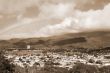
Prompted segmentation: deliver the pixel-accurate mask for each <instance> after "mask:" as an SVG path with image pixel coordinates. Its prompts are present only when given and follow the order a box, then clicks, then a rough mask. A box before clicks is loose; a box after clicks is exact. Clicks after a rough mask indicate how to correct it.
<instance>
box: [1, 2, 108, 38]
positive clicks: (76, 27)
mask: <svg viewBox="0 0 110 73" xmlns="http://www.w3.org/2000/svg"><path fill="white" fill-rule="evenodd" d="M109 19H110V0H0V39H10V38H30V37H48V36H54V35H61V34H64V33H79V32H87V31H95V30H101V31H103V30H109V29H110V20H109Z"/></svg>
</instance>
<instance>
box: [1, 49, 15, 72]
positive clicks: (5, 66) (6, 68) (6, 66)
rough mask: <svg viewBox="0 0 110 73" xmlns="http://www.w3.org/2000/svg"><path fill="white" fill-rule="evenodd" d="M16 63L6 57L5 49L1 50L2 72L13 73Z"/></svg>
mask: <svg viewBox="0 0 110 73" xmlns="http://www.w3.org/2000/svg"><path fill="white" fill-rule="evenodd" d="M13 72H14V65H13V64H11V62H10V61H9V60H8V59H6V58H5V56H4V53H3V51H0V73H13Z"/></svg>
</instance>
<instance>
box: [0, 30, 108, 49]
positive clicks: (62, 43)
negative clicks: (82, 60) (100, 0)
mask: <svg viewBox="0 0 110 73" xmlns="http://www.w3.org/2000/svg"><path fill="white" fill-rule="evenodd" d="M27 44H29V45H31V46H32V47H33V48H39V49H40V48H41V49H42V48H91V49H92V48H93V49H94V48H96V49H98V48H103V47H110V32H109V31H94V32H83V33H68V34H64V35H58V36H52V37H41V38H27V39H11V40H1V41H0V47H2V48H3V47H6V48H7V47H19V48H25V47H26V45H27Z"/></svg>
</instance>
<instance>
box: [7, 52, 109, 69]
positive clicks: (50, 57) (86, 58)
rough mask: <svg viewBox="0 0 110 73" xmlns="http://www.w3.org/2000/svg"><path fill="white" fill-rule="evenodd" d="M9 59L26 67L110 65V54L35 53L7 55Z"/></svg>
mask: <svg viewBox="0 0 110 73" xmlns="http://www.w3.org/2000/svg"><path fill="white" fill-rule="evenodd" d="M6 57H7V58H8V59H10V60H12V62H13V63H14V64H15V65H18V66H21V67H24V66H25V65H27V66H30V67H32V66H33V65H37V66H38V67H44V66H45V65H53V66H57V67H63V68H72V67H73V66H74V65H75V64H77V63H84V64H89V65H97V66H106V65H110V55H99V56H97V57H96V56H94V55H88V54H82V55H72V56H68V55H63V54H58V53H47V54H43V53H40V52H39V53H38V52H37V53H36V54H35V53H34V54H28V55H20V56H18V55H7V56H6Z"/></svg>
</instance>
